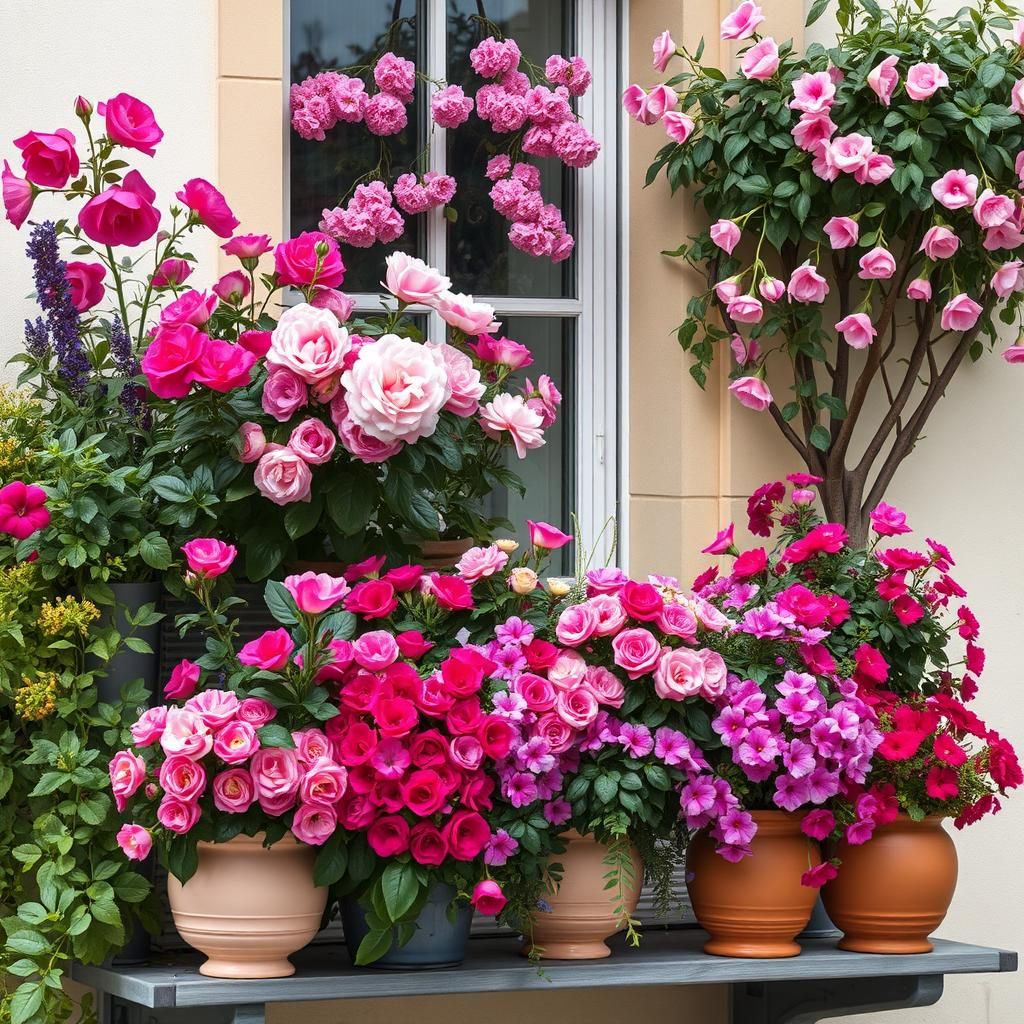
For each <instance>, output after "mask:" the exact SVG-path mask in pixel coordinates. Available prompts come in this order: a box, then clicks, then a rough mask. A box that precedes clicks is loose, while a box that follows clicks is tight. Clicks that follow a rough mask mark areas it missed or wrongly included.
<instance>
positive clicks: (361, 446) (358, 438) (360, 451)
mask: <svg viewBox="0 0 1024 1024" xmlns="http://www.w3.org/2000/svg"><path fill="white" fill-rule="evenodd" d="M331 418H332V419H333V420H334V425H335V426H336V427H337V428H338V437H340V438H341V443H342V445H343V446H344V448H345V450H346V451H347V452H348V453H349V454H350V455H352V456H354V457H355V458H357V459H358V460H359V461H360V462H365V463H366V464H367V465H373V464H374V463H378V462H387V460H388V459H390V458H392V457H393V456H395V455H397V454H398V453H399V452H400V451H401V450H402V449H403V448H404V447H405V442H404V441H379V440H378V439H377V438H375V437H371V436H370V435H369V434H367V433H366V431H365V430H363V428H362V427H360V426H359V424H357V423H356V422H355V420H353V419H352V417H351V416H349V414H348V402H346V401H345V396H344V395H342V394H340V393H339V394H337V395H335V397H334V399H333V400H332V401H331Z"/></svg>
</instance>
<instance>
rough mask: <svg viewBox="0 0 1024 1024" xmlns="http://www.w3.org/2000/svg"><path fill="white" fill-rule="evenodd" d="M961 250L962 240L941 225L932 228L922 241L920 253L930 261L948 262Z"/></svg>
mask: <svg viewBox="0 0 1024 1024" xmlns="http://www.w3.org/2000/svg"><path fill="white" fill-rule="evenodd" d="M959 248H960V239H959V238H957V236H956V235H955V234H953V232H952V231H950V230H949V228H947V227H943V225H941V224H935V225H933V226H932V227H930V228H929V229H928V230H927V231H926V232H925V233H924V238H923V239H922V240H921V247H920V251H923V252H924V253H925V255H926V256H927V257H928V259H930V260H948V259H949V258H950V257H951V256H952V255H953V254H954V253H955V252H956V251H957V249H959Z"/></svg>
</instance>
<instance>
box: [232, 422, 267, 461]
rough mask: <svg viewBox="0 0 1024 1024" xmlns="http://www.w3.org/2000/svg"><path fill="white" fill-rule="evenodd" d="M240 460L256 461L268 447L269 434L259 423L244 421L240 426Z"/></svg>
mask: <svg viewBox="0 0 1024 1024" xmlns="http://www.w3.org/2000/svg"><path fill="white" fill-rule="evenodd" d="M238 443H239V453H238V461H239V462H244V463H247V464H248V463H250V462H256V461H257V460H258V459H259V457H260V456H261V455H262V454H263V450H264V449H265V448H266V447H267V435H266V434H264V433H263V428H262V427H261V426H260V425H259V424H258V423H243V424H242V425H241V426H240V427H239V428H238Z"/></svg>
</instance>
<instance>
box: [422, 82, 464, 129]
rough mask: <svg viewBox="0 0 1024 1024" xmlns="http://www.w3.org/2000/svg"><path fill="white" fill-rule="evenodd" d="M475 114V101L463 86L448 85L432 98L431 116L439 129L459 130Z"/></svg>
mask: <svg viewBox="0 0 1024 1024" xmlns="http://www.w3.org/2000/svg"><path fill="white" fill-rule="evenodd" d="M471 113H473V100H472V99H471V98H470V97H469V96H467V95H466V94H465V92H463V89H462V86H461V85H448V86H445V87H444V88H443V89H440V90H439V91H438V92H435V93H434V95H433V96H431V97H430V114H431V117H433V119H434V124H436V125H437V126H438V128H458V127H459V125H461V124H465V123H466V122H467V121H468V120H469V115H470V114H471Z"/></svg>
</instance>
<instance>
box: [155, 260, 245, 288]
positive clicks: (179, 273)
mask: <svg viewBox="0 0 1024 1024" xmlns="http://www.w3.org/2000/svg"><path fill="white" fill-rule="evenodd" d="M193 269H194V268H193V266H192V264H191V263H189V261H188V260H182V259H177V258H175V257H171V258H168V259H166V260H164V261H163V262H161V264H160V266H159V267H157V268H156V272H155V273H154V274H153V276H152V277H151V278H150V283H151V284H152V285H153V287H154V288H173V287H175V286H176V285H179V284H181V283H182V282H184V281H186V280H187V279H188V278H190V277H191V276H192V271H193ZM246 283H247V284H248V281H246Z"/></svg>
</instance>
